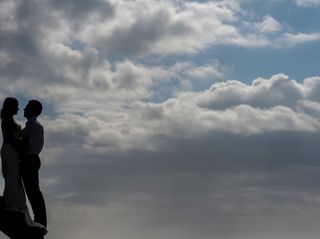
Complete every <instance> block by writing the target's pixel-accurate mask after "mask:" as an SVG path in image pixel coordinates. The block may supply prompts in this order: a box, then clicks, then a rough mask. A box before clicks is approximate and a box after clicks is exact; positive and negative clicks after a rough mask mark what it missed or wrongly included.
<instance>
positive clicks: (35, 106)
mask: <svg viewBox="0 0 320 239" xmlns="http://www.w3.org/2000/svg"><path fill="white" fill-rule="evenodd" d="M28 105H29V107H30V108H31V111H32V112H33V113H34V114H35V116H36V117H38V116H39V115H40V114H41V112H42V104H41V103H40V102H39V101H37V100H30V101H29V102H28Z"/></svg>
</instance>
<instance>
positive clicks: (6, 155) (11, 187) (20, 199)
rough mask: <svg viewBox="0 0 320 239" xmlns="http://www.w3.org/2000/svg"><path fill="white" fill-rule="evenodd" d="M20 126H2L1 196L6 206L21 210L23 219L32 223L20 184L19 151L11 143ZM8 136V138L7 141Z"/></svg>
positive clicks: (16, 136)
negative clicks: (11, 128)
mask: <svg viewBox="0 0 320 239" xmlns="http://www.w3.org/2000/svg"><path fill="white" fill-rule="evenodd" d="M20 131H21V128H20V126H18V125H16V124H15V127H14V130H10V129H9V130H6V129H5V128H2V135H3V144H2V147H1V162H2V174H3V177H4V181H5V186H4V192H3V198H4V200H5V203H6V208H7V209H10V210H15V211H21V212H23V213H24V214H25V221H26V223H27V224H29V225H32V224H33V221H32V219H31V217H30V213H29V210H28V207H27V203H26V196H25V191H24V187H23V184H22V180H21V176H20V169H19V152H18V149H17V147H16V146H14V144H12V142H10V141H12V137H13V138H14V139H16V140H17V139H18V137H19V134H20ZM8 138H10V139H11V140H9V142H8Z"/></svg>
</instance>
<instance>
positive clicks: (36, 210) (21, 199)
mask: <svg viewBox="0 0 320 239" xmlns="http://www.w3.org/2000/svg"><path fill="white" fill-rule="evenodd" d="M18 107H19V103H18V100H17V99H16V98H12V97H8V98H6V99H5V100H4V102H3V107H2V109H1V129H2V136H3V144H2V147H1V162H2V174H3V177H4V182H5V185H4V192H3V198H4V201H5V207H6V209H8V210H15V211H20V212H23V213H24V215H25V223H26V224H27V225H29V226H36V227H43V228H46V227H47V217H46V207H45V202H44V198H43V195H42V192H41V190H40V187H39V169H40V165H41V162H40V158H39V153H40V152H41V150H42V148H43V142H44V133H43V127H42V125H41V124H40V123H39V122H38V121H37V117H38V116H39V115H40V114H41V112H42V104H41V103H40V102H39V101H37V100H30V101H29V102H28V104H27V105H26V107H25V108H24V117H25V118H26V119H27V122H26V126H25V128H24V129H21V127H20V125H18V124H17V123H16V122H15V120H14V118H13V117H14V115H16V114H17V112H18V110H19V108H18ZM26 195H27V197H28V199H29V202H30V205H31V207H32V211H33V214H34V221H33V220H32V219H31V216H30V214H29V210H28V207H27V203H26Z"/></svg>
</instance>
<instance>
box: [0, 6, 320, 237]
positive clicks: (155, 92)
mask: <svg viewBox="0 0 320 239" xmlns="http://www.w3.org/2000/svg"><path fill="white" fill-rule="evenodd" d="M245 23H248V24H245ZM286 30H287V29H285V27H284V26H282V24H281V23H280V22H278V21H276V20H275V19H274V18H272V17H271V16H269V15H267V16H264V17H261V18H259V20H258V21H254V20H252V19H251V18H249V17H247V15H246V11H245V9H243V8H242V5H241V4H240V3H239V1H202V2H200V1H199V2H195V1H153V0H152V1H150V0H148V1H146V0H139V1H123V0H121V1H99V0H95V1H90V4H89V5H88V3H87V2H85V1H80V2H79V1H77V3H76V2H75V1H67V2H62V1H58V0H54V1H38V0H28V1H18V0H17V1H5V0H4V1H1V3H0V37H1V40H0V72H1V75H0V80H1V89H0V96H1V97H2V99H3V98H4V97H5V96H7V95H17V96H19V97H20V98H21V99H23V100H24V99H29V98H39V99H40V100H41V101H42V102H43V103H44V104H45V111H44V115H43V116H42V117H41V118H40V121H41V122H42V123H43V125H44V126H45V132H46V145H45V149H44V151H43V153H42V154H41V158H42V160H43V166H42V169H41V182H42V183H43V188H44V192H45V196H46V199H47V202H48V208H49V210H48V211H49V217H50V220H49V221H50V222H51V223H52V224H51V223H50V224H51V225H52V228H54V230H52V232H51V231H50V234H49V235H48V236H51V237H52V238H61V239H64V238H74V237H77V238H82V237H85V238H88V237H92V238H104V237H105V236H106V235H108V237H109V236H110V237H111V238H115V239H117V238H128V237H130V238H147V237H148V238H151V237H152V238H155V239H157V238H160V237H161V238H187V239H188V238H190V239H191V238H212V235H218V236H219V238H226V239H230V238H239V235H242V237H244V238H250V237H251V238H256V235H257V234H259V235H261V234H263V237H268V236H269V235H270V233H271V232H273V233H274V235H276V237H281V238H286V237H288V238H291V236H292V235H293V236H295V235H298V233H301V234H303V233H305V231H303V230H306V229H305V228H306V225H307V224H308V227H307V229H309V230H308V233H310V234H308V235H311V234H314V235H318V232H319V230H318V225H317V223H316V222H317V221H319V215H318V214H317V209H318V208H319V200H318V198H319V195H318V193H317V192H318V191H319V184H318V181H317V180H316V178H317V175H318V169H319V164H318V155H319V147H318V142H319V130H320V121H319V115H320V106H319V104H320V98H319V93H318V92H319V88H320V78H319V77H318V76H314V77H309V78H306V79H305V80H304V81H297V80H294V79H291V78H290V77H289V76H287V75H285V74H277V75H274V76H271V77H270V78H261V77H259V78H257V79H255V80H253V81H252V82H250V83H244V82H240V81H237V80H227V75H228V71H230V68H232V66H226V65H224V63H221V62H219V61H216V60H210V61H201V62H200V61H198V62H194V61H193V60H190V54H195V53H198V52H201V51H204V50H206V49H208V48H210V49H214V48H211V47H214V46H221V45H224V46H225V45H227V46H230V45H236V46H240V47H270V46H271V45H273V44H274V43H276V44H275V45H278V46H280V47H284V46H287V43H290V44H289V45H291V46H294V45H295V44H302V43H304V42H310V41H318V40H319V39H318V35H317V33H310V34H306V33H296V32H286ZM176 55H180V56H179V57H180V58H179V57H176ZM186 55H188V57H187V58H184V57H181V56H186ZM166 56H167V57H166ZM168 56H169V57H168ZM248 80H249V79H248ZM23 100H22V101H23ZM20 108H21V107H20ZM195 205H196V206H195ZM301 215H303V216H301ZM306 218H309V219H308V220H310V221H308V223H306V221H304V220H306ZM243 219H244V220H243ZM239 222H241V223H239ZM66 225H67V226H66ZM296 225H301V226H298V227H297V226H296ZM256 228H257V229H256ZM275 228H276V229H275ZM284 228H285V229H284ZM286 228H290V229H292V230H288V231H292V235H291V232H290V233H289V232H288V231H287V230H286ZM289 234H290V235H289Z"/></svg>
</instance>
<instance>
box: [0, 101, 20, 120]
mask: <svg viewBox="0 0 320 239" xmlns="http://www.w3.org/2000/svg"><path fill="white" fill-rule="evenodd" d="M18 107H19V102H18V100H17V99H16V98H13V97H8V98H6V99H5V100H4V101H3V106H2V109H1V119H3V118H10V117H13V116H14V115H16V114H17V112H18V110H19V108H18Z"/></svg>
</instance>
